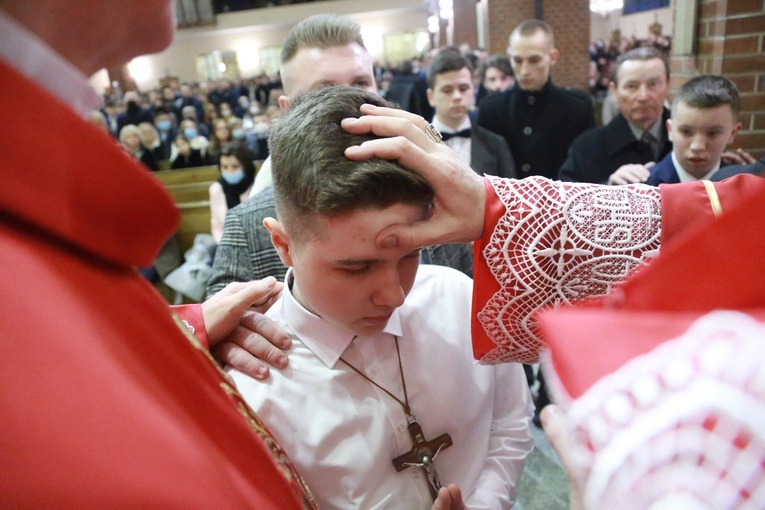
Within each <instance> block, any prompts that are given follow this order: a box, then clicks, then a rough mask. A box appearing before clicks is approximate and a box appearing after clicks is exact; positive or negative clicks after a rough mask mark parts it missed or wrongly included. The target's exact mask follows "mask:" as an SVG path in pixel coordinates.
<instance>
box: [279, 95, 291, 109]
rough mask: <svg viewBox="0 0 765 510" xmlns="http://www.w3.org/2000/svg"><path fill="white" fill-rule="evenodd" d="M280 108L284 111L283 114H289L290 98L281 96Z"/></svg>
mask: <svg viewBox="0 0 765 510" xmlns="http://www.w3.org/2000/svg"><path fill="white" fill-rule="evenodd" d="M279 108H281V109H282V113H287V112H288V111H289V109H290V96H284V95H281V96H279Z"/></svg>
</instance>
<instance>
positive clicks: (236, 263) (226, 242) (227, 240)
mask: <svg viewBox="0 0 765 510" xmlns="http://www.w3.org/2000/svg"><path fill="white" fill-rule="evenodd" d="M253 274H254V270H253V267H252V264H251V263H250V254H249V250H248V249H247V236H246V235H245V232H244V228H243V227H242V221H241V218H240V217H239V214H238V209H237V208H233V209H229V210H228V213H226V221H225V223H224V225H223V237H222V238H221V240H220V244H219V245H218V249H217V250H216V252H215V259H214V260H213V268H212V275H211V276H210V280H209V281H208V282H207V297H206V299H210V297H212V296H213V295H214V294H216V293H218V292H219V291H221V290H222V289H223V287H225V286H226V285H228V284H229V283H231V282H248V281H250V280H252V279H253Z"/></svg>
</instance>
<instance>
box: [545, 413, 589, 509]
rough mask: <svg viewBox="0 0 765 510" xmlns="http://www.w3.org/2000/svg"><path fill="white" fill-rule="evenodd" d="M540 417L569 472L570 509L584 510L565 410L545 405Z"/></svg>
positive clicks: (551, 442) (546, 432) (548, 436)
mask: <svg viewBox="0 0 765 510" xmlns="http://www.w3.org/2000/svg"><path fill="white" fill-rule="evenodd" d="M540 418H541V419H542V426H543V427H544V429H545V434H547V439H549V440H550V444H551V445H552V447H553V448H554V449H555V452H556V453H557V454H558V457H560V460H561V462H562V463H563V467H564V468H566V473H567V474H568V481H569V485H570V487H571V489H570V491H569V500H568V501H569V509H570V510H584V502H583V501H582V490H581V487H579V484H578V483H577V480H576V478H575V477H574V476H573V471H572V466H573V463H572V461H571V446H570V444H569V441H571V437H570V436H569V435H568V433H567V431H566V427H565V420H566V417H565V415H564V412H563V410H562V409H561V408H560V407H558V406H557V405H555V404H551V405H548V406H545V407H544V408H543V409H542V413H541V416H540Z"/></svg>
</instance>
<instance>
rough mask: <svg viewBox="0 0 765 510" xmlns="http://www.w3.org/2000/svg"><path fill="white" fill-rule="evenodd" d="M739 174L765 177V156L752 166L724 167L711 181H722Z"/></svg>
mask: <svg viewBox="0 0 765 510" xmlns="http://www.w3.org/2000/svg"><path fill="white" fill-rule="evenodd" d="M738 174H754V175H761V176H763V177H765V156H763V157H762V158H761V159H760V160H759V161H755V162H754V163H752V164H751V165H730V166H726V167H723V168H721V169H720V170H718V171H717V173H716V174H714V175H713V176H712V179H711V180H713V181H721V180H723V179H727V178H728V177H731V176H733V175H738Z"/></svg>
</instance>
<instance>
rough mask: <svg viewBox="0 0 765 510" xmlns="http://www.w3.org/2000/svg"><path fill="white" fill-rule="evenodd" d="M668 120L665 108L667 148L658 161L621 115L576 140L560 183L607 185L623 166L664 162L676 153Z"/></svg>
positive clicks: (664, 124)
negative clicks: (670, 137)
mask: <svg viewBox="0 0 765 510" xmlns="http://www.w3.org/2000/svg"><path fill="white" fill-rule="evenodd" d="M668 118H669V110H667V109H666V108H665V109H664V114H663V115H662V122H661V129H662V140H664V145H663V147H662V148H661V152H660V154H659V157H658V158H654V156H653V154H651V151H650V149H649V148H648V147H647V146H646V145H645V144H643V143H641V142H640V141H639V140H637V139H636V138H635V135H633V134H632V130H630V126H629V124H628V123H627V119H625V118H624V117H623V116H622V115H621V114H619V115H617V116H616V117H614V119H613V120H612V121H611V122H609V123H608V124H606V125H605V126H601V127H599V128H595V129H592V130H590V131H588V132H586V133H584V134H582V135H581V136H579V137H578V138H577V139H576V140H574V143H572V144H571V148H570V149H569V151H568V158H567V159H566V162H565V163H563V166H562V167H561V169H560V180H561V181H573V182H592V183H596V184H606V183H607V182H608V177H609V176H610V175H611V174H612V173H614V172H615V171H616V170H617V169H618V168H619V167H620V166H622V165H628V164H641V165H644V164H646V163H649V162H651V161H657V162H658V161H661V160H662V158H664V156H666V155H667V154H669V153H670V152H671V151H672V142H670V141H669V139H668V138H667V127H666V125H667V122H666V121H667V119H668Z"/></svg>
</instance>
